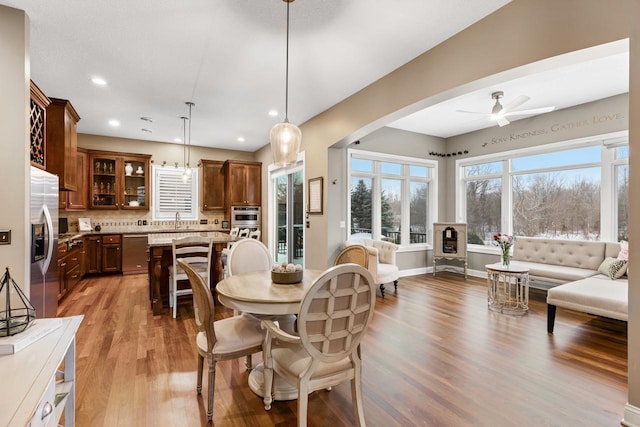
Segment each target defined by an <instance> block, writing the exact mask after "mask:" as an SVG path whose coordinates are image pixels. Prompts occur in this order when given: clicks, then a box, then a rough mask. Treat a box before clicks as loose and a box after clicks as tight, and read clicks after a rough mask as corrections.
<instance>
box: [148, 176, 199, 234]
mask: <svg viewBox="0 0 640 427" xmlns="http://www.w3.org/2000/svg"><path fill="white" fill-rule="evenodd" d="M151 171H152V175H151V176H152V187H153V199H152V200H153V202H152V204H151V212H152V219H153V220H154V221H156V220H174V221H175V220H176V218H177V215H176V214H177V213H179V214H180V220H181V221H190V220H191V221H192V220H197V219H198V207H199V206H200V205H199V203H200V200H199V194H198V193H199V192H198V178H199V177H198V169H197V168H191V178H190V179H189V181H187V183H186V184H184V186H179V187H181V188H182V190H187V191H188V192H189V193H188V197H190V198H191V204H190V205H189V207H188V208H187V209H183V208H178V207H176V208H172V209H167V208H166V207H165V206H162V205H161V202H162V200H163V198H161V196H160V191H161V183H160V180H161V179H162V178H163V177H165V176H166V177H171V178H174V179H177V180H180V181H182V175H183V173H184V171H185V169H184V168H181V167H175V168H174V167H170V166H161V165H153V166H152V168H151ZM179 190H180V188H176V191H179Z"/></svg>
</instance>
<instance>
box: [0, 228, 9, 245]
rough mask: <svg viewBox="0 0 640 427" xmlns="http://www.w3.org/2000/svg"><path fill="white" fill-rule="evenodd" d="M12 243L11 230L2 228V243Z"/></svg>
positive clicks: (0, 240)
mask: <svg viewBox="0 0 640 427" xmlns="http://www.w3.org/2000/svg"><path fill="white" fill-rule="evenodd" d="M10 244H11V230H0V245H10Z"/></svg>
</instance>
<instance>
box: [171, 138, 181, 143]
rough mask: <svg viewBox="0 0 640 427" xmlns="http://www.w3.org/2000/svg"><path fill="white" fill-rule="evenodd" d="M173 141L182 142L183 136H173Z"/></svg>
mask: <svg viewBox="0 0 640 427" xmlns="http://www.w3.org/2000/svg"><path fill="white" fill-rule="evenodd" d="M173 142H182V139H181V138H173Z"/></svg>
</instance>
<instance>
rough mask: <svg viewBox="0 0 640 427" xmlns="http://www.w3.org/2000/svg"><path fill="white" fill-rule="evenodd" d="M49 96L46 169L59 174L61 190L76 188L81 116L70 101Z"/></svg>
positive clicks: (74, 189) (73, 189)
mask: <svg viewBox="0 0 640 427" xmlns="http://www.w3.org/2000/svg"><path fill="white" fill-rule="evenodd" d="M50 99H51V103H50V104H49V105H48V106H47V112H46V113H47V114H46V121H47V126H46V135H47V137H46V143H45V152H46V170H47V171H48V172H51V173H53V174H55V175H58V185H59V189H60V190H63V191H76V190H77V189H78V187H77V174H76V169H77V164H76V152H77V148H78V136H77V135H78V134H77V123H78V121H79V120H80V116H79V115H78V113H77V112H76V110H75V109H74V108H73V105H71V102H69V101H68V100H66V99H59V98H50Z"/></svg>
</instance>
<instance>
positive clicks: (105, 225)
mask: <svg viewBox="0 0 640 427" xmlns="http://www.w3.org/2000/svg"><path fill="white" fill-rule="evenodd" d="M59 216H60V217H61V218H65V217H66V218H67V221H68V224H69V232H70V233H73V232H77V231H78V218H89V219H90V220H91V227H93V228H95V226H96V225H100V227H101V231H102V232H105V231H107V232H108V231H110V230H117V231H122V230H128V231H141V232H142V231H145V230H163V229H167V230H174V229H175V227H176V223H175V221H174V220H157V221H153V220H151V213H150V212H141V211H124V212H122V211H84V212H67V211H60V213H59ZM205 219H206V220H207V223H206V224H201V223H200V222H201V220H205ZM225 219H227V218H225V216H224V213H223V212H211V213H209V212H207V213H204V212H198V219H197V220H185V221H182V220H181V221H178V228H182V229H184V228H189V229H206V230H220V229H222V221H223V220H225ZM145 222H146V225H144V224H145Z"/></svg>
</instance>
